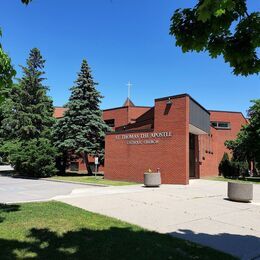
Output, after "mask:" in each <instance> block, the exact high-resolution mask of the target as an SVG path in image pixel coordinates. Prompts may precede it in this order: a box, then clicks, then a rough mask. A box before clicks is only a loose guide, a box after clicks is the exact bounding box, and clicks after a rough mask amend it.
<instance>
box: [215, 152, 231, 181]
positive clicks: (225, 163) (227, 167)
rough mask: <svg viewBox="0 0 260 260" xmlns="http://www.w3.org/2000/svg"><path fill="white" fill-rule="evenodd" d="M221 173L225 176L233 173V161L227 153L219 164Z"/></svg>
mask: <svg viewBox="0 0 260 260" xmlns="http://www.w3.org/2000/svg"><path fill="white" fill-rule="evenodd" d="M218 171H219V175H223V176H224V177H225V178H226V177H227V176H230V175H231V163H230V160H229V157H228V154H227V153H224V154H223V157H222V160H221V162H220V164H219V166H218Z"/></svg>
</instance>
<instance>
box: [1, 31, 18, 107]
mask: <svg viewBox="0 0 260 260" xmlns="http://www.w3.org/2000/svg"><path fill="white" fill-rule="evenodd" d="M1 36H2V32H1V29H0V37H1ZM15 74H16V72H15V70H14V68H13V66H12V64H11V59H10V57H9V56H8V55H7V54H6V53H5V52H4V50H3V49H2V46H1V43H0V104H1V103H2V102H3V100H4V97H5V93H4V92H5V91H6V89H8V88H10V87H11V86H12V78H13V77H14V76H15Z"/></svg>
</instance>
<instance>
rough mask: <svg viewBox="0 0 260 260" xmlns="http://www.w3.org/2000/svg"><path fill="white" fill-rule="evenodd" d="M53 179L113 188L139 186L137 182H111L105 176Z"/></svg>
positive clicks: (57, 177)
mask: <svg viewBox="0 0 260 260" xmlns="http://www.w3.org/2000/svg"><path fill="white" fill-rule="evenodd" d="M51 179H54V180H63V181H75V182H83V183H95V184H104V185H112V186H124V185H133V184H137V183H135V182H126V181H111V180H105V179H103V176H97V177H95V176H80V175H78V176H53V177H51Z"/></svg>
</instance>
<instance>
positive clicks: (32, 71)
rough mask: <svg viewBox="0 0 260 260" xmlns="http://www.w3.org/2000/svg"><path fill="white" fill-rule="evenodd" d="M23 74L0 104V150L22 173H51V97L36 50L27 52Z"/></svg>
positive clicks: (38, 53)
mask: <svg viewBox="0 0 260 260" xmlns="http://www.w3.org/2000/svg"><path fill="white" fill-rule="evenodd" d="M26 63H27V65H26V66H22V69H23V77H22V78H21V79H20V80H19V81H18V84H17V85H13V86H12V88H11V90H10V92H9V93H8V95H7V97H6V98H5V100H4V102H3V103H2V105H1V110H2V111H1V112H2V113H1V116H2V118H1V122H0V125H1V129H0V130H1V131H0V137H1V147H0V151H1V152H2V153H3V154H4V155H5V156H8V157H9V161H10V163H11V164H12V165H13V166H14V168H15V170H16V171H17V172H19V173H20V174H22V175H29V176H37V177H39V176H50V175H53V174H55V172H56V169H55V157H56V153H57V152H56V148H55V147H54V146H53V145H52V143H51V129H52V126H53V124H54V120H55V119H54V118H53V105H52V100H51V99H50V98H49V97H48V96H47V90H48V88H47V87H46V86H44V85H43V80H44V78H43V75H44V74H45V72H44V71H43V69H44V63H45V60H44V59H43V58H42V55H41V53H40V51H39V50H38V49H37V48H34V49H32V50H31V51H30V54H29V58H28V59H27V62H26Z"/></svg>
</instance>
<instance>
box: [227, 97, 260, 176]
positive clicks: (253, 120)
mask: <svg viewBox="0 0 260 260" xmlns="http://www.w3.org/2000/svg"><path fill="white" fill-rule="evenodd" d="M252 103H253V105H252V106H251V107H250V108H249V110H248V116H249V124H247V125H245V126H243V127H242V129H241V130H240V132H239V133H238V135H237V139H235V140H230V141H226V142H225V145H226V146H227V147H228V148H229V149H230V150H232V152H233V158H234V159H235V160H237V161H248V162H249V164H250V162H253V171H254V174H256V171H257V168H258V169H260V99H257V100H253V101H252Z"/></svg>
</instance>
